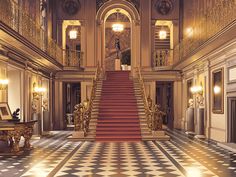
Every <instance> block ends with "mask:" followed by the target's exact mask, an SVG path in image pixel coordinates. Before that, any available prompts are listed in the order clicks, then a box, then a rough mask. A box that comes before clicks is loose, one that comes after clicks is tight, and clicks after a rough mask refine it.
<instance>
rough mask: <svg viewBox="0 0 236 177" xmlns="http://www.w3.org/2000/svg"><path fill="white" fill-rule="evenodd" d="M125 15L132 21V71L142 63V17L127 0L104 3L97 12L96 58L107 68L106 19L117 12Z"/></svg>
mask: <svg viewBox="0 0 236 177" xmlns="http://www.w3.org/2000/svg"><path fill="white" fill-rule="evenodd" d="M117 9H118V10H119V13H122V14H123V15H125V16H126V17H127V18H128V19H129V21H130V34H131V35H130V37H131V40H130V51H131V53H130V55H131V63H130V64H131V71H132V73H133V69H134V68H135V67H137V66H139V65H140V17H139V13H138V11H137V9H136V8H135V7H134V6H133V5H132V4H131V3H129V2H127V1H122V2H121V1H119V0H111V1H108V2H106V3H104V4H103V5H102V6H101V7H100V8H99V10H98V12H97V17H96V19H97V31H96V37H97V52H96V58H97V60H98V61H99V62H100V63H101V65H102V67H103V68H104V69H105V58H106V41H105V36H106V35H105V29H106V20H107V18H108V17H109V16H110V15H111V14H114V13H116V12H117Z"/></svg>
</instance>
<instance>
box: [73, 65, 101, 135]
mask: <svg viewBox="0 0 236 177" xmlns="http://www.w3.org/2000/svg"><path fill="white" fill-rule="evenodd" d="M100 74H101V70H100V66H99V64H98V66H97V69H96V72H95V77H94V78H93V79H92V89H91V93H90V99H88V98H87V99H86V100H85V101H84V102H82V103H80V104H77V105H75V110H74V112H73V115H74V123H75V131H81V132H83V133H84V136H86V135H87V133H88V131H89V123H90V120H91V114H92V110H93V101H94V98H95V94H96V89H97V81H98V80H99V78H100Z"/></svg>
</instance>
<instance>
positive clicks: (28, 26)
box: [0, 0, 63, 64]
mask: <svg viewBox="0 0 236 177" xmlns="http://www.w3.org/2000/svg"><path fill="white" fill-rule="evenodd" d="M0 4H1V5H0V22H3V23H4V24H6V25H7V26H9V27H10V28H12V29H13V30H15V31H16V32H17V33H19V34H20V35H22V36H23V37H24V38H26V39H27V40H28V41H30V42H31V43H32V44H34V45H35V46H37V47H38V48H40V49H41V50H43V51H44V52H46V53H47V54H48V55H49V56H51V57H52V58H54V59H55V60H57V61H58V62H59V63H61V64H62V63H63V51H62V49H61V48H60V47H59V46H58V45H57V43H56V42H55V41H54V40H52V39H50V38H48V36H47V33H46V31H45V30H44V29H43V28H42V27H41V26H40V24H37V23H36V22H35V21H34V20H33V19H32V18H31V17H30V15H29V14H28V13H27V11H26V10H25V9H23V8H22V7H20V6H19V5H18V4H17V3H15V2H14V1H11V0H1V1H0Z"/></svg>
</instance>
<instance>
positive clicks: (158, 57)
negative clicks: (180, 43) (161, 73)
mask: <svg viewBox="0 0 236 177" xmlns="http://www.w3.org/2000/svg"><path fill="white" fill-rule="evenodd" d="M152 61H153V67H154V68H155V67H165V66H171V65H172V64H173V50H170V49H160V50H156V51H154V52H153V60H152Z"/></svg>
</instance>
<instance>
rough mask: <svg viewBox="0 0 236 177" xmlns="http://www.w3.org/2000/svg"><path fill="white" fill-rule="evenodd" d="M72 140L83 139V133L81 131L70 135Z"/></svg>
mask: <svg viewBox="0 0 236 177" xmlns="http://www.w3.org/2000/svg"><path fill="white" fill-rule="evenodd" d="M72 138H84V132H83V131H74V132H73V133H72Z"/></svg>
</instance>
